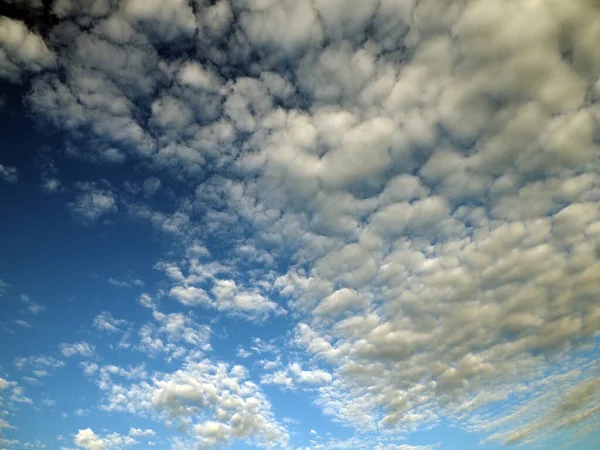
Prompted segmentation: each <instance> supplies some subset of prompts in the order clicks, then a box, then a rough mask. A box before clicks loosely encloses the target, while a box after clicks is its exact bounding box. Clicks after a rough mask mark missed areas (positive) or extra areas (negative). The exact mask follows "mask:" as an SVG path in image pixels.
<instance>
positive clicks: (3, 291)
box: [0, 279, 9, 297]
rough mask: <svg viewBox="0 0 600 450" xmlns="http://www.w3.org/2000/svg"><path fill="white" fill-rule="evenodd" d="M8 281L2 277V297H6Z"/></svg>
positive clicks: (0, 288)
mask: <svg viewBox="0 0 600 450" xmlns="http://www.w3.org/2000/svg"><path fill="white" fill-rule="evenodd" d="M8 286H9V285H8V283H6V282H5V281H4V280H2V279H0V297H4V296H5V295H6V293H7V292H8Z"/></svg>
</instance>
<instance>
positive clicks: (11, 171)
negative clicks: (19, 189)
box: [0, 164, 19, 184]
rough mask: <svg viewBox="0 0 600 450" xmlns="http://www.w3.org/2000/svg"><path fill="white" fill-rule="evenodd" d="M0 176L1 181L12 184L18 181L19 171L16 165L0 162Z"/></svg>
mask: <svg viewBox="0 0 600 450" xmlns="http://www.w3.org/2000/svg"><path fill="white" fill-rule="evenodd" d="M0 178H1V179H2V181H6V182H7V183H11V184H14V183H16V182H17V181H19V172H18V171H17V168H16V167H13V166H4V165H2V164H0Z"/></svg>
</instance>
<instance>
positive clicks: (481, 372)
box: [0, 0, 600, 449]
mask: <svg viewBox="0 0 600 450" xmlns="http://www.w3.org/2000/svg"><path fill="white" fill-rule="evenodd" d="M52 14H53V15H54V17H56V19H57V20H56V25H55V26H54V27H53V28H52V29H51V30H50V31H49V33H47V35H45V36H44V38H42V37H41V35H40V34H38V33H36V31H35V30H33V29H30V28H28V27H27V26H26V25H25V24H24V23H23V22H21V21H18V20H14V19H10V18H5V17H2V18H0V77H2V78H3V79H4V80H8V81H9V82H11V83H14V82H18V81H19V80H21V79H22V78H23V77H24V76H25V74H27V77H29V79H30V82H29V83H30V84H29V85H28V91H27V94H26V99H25V100H26V104H27V105H28V108H30V111H32V112H33V114H34V115H35V116H36V118H37V119H38V120H40V121H42V122H44V123H47V124H51V125H52V126H54V127H56V128H58V129H60V130H61V131H62V132H64V133H65V136H66V139H67V143H66V150H65V151H64V153H63V154H62V155H61V156H65V155H67V156H69V157H72V158H79V159H80V160H82V161H86V162H90V163H94V164H100V165H105V166H107V167H117V168H118V167H128V166H127V164H134V165H135V167H136V170H140V171H142V172H143V173H144V175H143V179H142V181H137V182H133V181H131V182H130V184H129V185H124V184H123V183H120V181H116V180H114V181H113V180H111V181H108V180H79V181H78V182H77V183H74V184H73V186H72V188H71V191H70V193H69V195H70V196H71V199H70V200H69V201H68V203H67V207H68V209H69V210H70V211H71V213H72V215H73V217H74V218H75V219H77V220H79V221H81V222H83V223H85V224H87V225H89V226H92V225H94V224H97V223H98V222H102V221H104V223H109V219H110V220H112V219H114V218H116V217H120V216H126V217H128V218H129V219H131V220H137V221H140V222H142V223H144V224H149V225H151V226H152V227H153V228H154V229H155V230H157V232H159V233H162V236H167V237H168V239H169V242H171V241H172V242H173V248H174V250H173V251H172V252H171V253H170V254H169V257H168V258H165V259H163V260H161V261H158V262H157V263H156V264H155V266H154V268H155V269H156V270H157V271H159V272H161V273H162V274H163V275H164V282H163V284H162V287H161V288H160V290H159V293H158V294H157V295H156V298H154V297H153V296H152V295H153V294H149V293H147V294H142V296H141V297H139V302H140V303H141V305H142V306H144V307H146V308H149V312H150V313H151V314H152V318H151V321H149V322H147V323H146V324H144V325H142V326H140V327H138V329H135V330H133V328H134V325H131V324H130V323H129V322H127V321H124V320H121V319H116V318H115V317H113V316H112V314H111V313H110V312H108V311H106V312H103V313H101V314H100V315H98V316H97V317H96V318H95V320H94V326H95V327H96V328H97V329H98V330H103V331H105V332H107V333H109V334H114V335H116V334H117V333H121V334H122V335H123V340H122V341H121V345H122V346H123V348H129V347H130V346H133V347H132V348H135V349H137V350H140V351H144V352H146V353H147V354H149V355H154V356H155V355H158V354H164V355H166V358H167V359H168V360H169V361H171V360H178V361H179V363H180V364H181V367H180V368H179V369H178V370H173V371H172V372H170V373H167V372H156V373H147V374H146V375H147V379H146V380H144V381H139V380H137V381H131V380H132V379H134V378H135V377H128V376H127V375H123V376H125V378H126V379H127V380H128V382H127V383H125V382H123V383H121V382H120V381H115V380H113V375H111V373H112V372H114V374H115V375H116V374H117V373H118V372H119V371H118V370H116V369H115V370H116V371H113V370H108V369H106V370H105V372H104V374H105V378H102V375H101V374H102V373H103V372H102V371H101V370H100V369H99V368H96V369H95V370H91V369H90V373H95V374H96V375H97V376H100V381H99V386H100V388H101V390H102V391H103V394H104V403H103V408H104V409H105V410H106V411H127V412H131V413H136V414H142V415H144V416H145V417H150V418H152V419H154V420H159V421H163V422H165V423H167V424H168V425H170V426H173V427H180V428H181V429H182V430H185V432H186V433H187V434H186V436H187V438H186V439H189V440H190V441H193V442H194V443H195V444H194V445H197V448H214V447H218V446H222V445H226V444H229V443H231V442H233V441H236V440H242V441H246V442H250V443H251V444H252V445H257V446H262V447H281V446H285V445H286V443H287V442H288V441H289V433H288V431H287V430H286V429H285V427H284V425H282V422H281V421H280V420H278V419H276V418H275V416H274V414H273V413H272V408H271V404H270V402H269V400H268V399H267V397H266V395H265V394H264V393H263V391H262V390H261V387H259V385H258V384H255V383H254V382H253V381H250V376H249V375H248V373H247V369H246V368H244V367H242V366H240V365H232V364H228V363H225V362H221V361H216V360H212V359H210V358H205V357H206V353H207V352H208V351H209V350H210V349H211V345H210V343H209V338H210V337H211V328H210V327H209V326H207V325H201V324H199V323H198V322H197V321H196V319H195V317H194V316H192V315H191V314H190V313H189V309H193V310H199V311H210V312H211V313H215V312H216V313H219V314H223V315H224V316H227V317H229V318H234V319H236V320H242V321H247V322H250V323H252V324H261V323H263V324H265V323H266V322H268V321H269V320H284V318H285V320H290V321H292V322H293V324H292V325H293V326H292V328H293V330H292V332H291V333H290V334H288V335H287V336H286V337H285V339H286V341H285V346H286V348H287V349H293V350H294V351H297V352H299V353H300V354H301V359H302V361H303V363H304V364H305V365H307V367H308V365H310V367H312V369H310V370H305V369H304V368H303V366H302V365H301V364H300V363H297V362H290V363H289V364H287V365H284V366H281V367H279V366H277V370H276V371H273V370H268V371H267V370H265V371H264V372H263V373H260V374H259V375H260V376H259V377H258V379H260V380H261V381H262V384H264V385H279V386H283V387H284V388H292V387H295V386H296V385H310V386H312V387H311V389H312V392H313V393H314V394H315V397H314V403H315V405H317V406H318V407H319V408H320V409H321V410H322V411H323V413H324V414H325V415H327V416H329V417H331V418H333V419H334V420H336V421H339V422H341V423H343V424H345V425H348V426H350V427H353V428H354V429H356V430H360V432H365V433H382V435H384V434H385V433H389V432H395V433H408V432H411V431H414V430H418V429H422V428H423V427H429V426H431V425H433V424H435V423H437V422H439V421H440V420H442V419H444V420H449V421H451V422H453V423H456V424H460V425H461V426H463V427H464V428H467V429H475V428H477V429H478V430H479V431H481V430H484V431H485V432H486V433H487V434H488V435H489V436H490V439H492V440H496V441H500V442H503V443H520V442H530V441H531V442H532V441H535V440H536V439H544V438H548V437H549V436H552V432H553V431H556V430H560V429H563V428H568V429H570V430H573V429H574V430H579V431H582V430H586V429H589V428H590V426H589V424H590V423H592V421H593V420H596V419H597V413H598V411H599V407H598V404H599V403H598V402H599V399H598V396H597V395H595V394H594V393H595V392H596V391H598V389H597V387H598V366H597V363H596V364H594V363H593V360H594V354H595V353H594V352H596V351H597V349H596V347H595V342H597V336H598V330H599V329H600V307H599V306H598V301H597V297H598V293H599V292H600V276H598V274H599V273H600V251H599V249H600V207H599V206H598V205H599V204H600V203H599V202H600V165H599V163H600V162H599V159H598V155H599V150H600V47H598V45H597V43H598V42H600V27H599V26H598V24H599V23H600V7H599V6H598V3H597V2H595V1H592V0H572V1H570V2H565V1H559V0H548V1H545V2H539V1H535V0H504V1H501V0H469V1H467V0H455V1H450V0H447V1H446V0H444V1H440V0H379V1H358V0H357V1H353V0H352V1H349V2H348V1H345V2H342V1H337V0H335V1H333V0H327V1H326V0H315V1H291V0H290V1H288V0H267V1H255V0H219V1H203V0H195V1H193V2H187V1H184V0H168V1H139V0H126V1H122V2H116V1H99V0H98V1H83V0H81V1H62V0H61V1H55V2H54V3H53V6H52ZM55 172H56V171H54V172H53V173H55ZM0 178H2V179H3V180H4V181H7V182H9V183H18V172H17V169H16V168H14V167H12V166H4V165H1V164H0ZM52 179H53V180H54V179H55V178H52ZM56 180H57V183H58V184H55V186H56V187H55V188H54V189H50V191H55V190H56V189H57V188H58V186H59V184H60V183H59V182H58V179H57V178H56ZM136 183H137V184H136ZM121 186H124V187H121ZM173 186H178V188H177V189H178V190H176V189H175V188H174V187H173ZM181 186H184V187H183V188H181ZM175 192H176V193H175ZM163 195H164V196H165V197H164V198H166V199H167V201H164V203H161V202H160V201H157V200H155V199H161V198H163V197H161V196H163ZM169 195H170V197H167V196H169ZM165 239H167V238H165ZM215 242H218V245H216V244H215ZM215 250H216V251H215ZM111 280H114V281H110V280H109V282H110V283H112V284H113V285H116V286H119V285H120V286H131V285H132V284H135V285H136V286H140V284H139V283H133V282H131V283H129V282H119V281H118V280H116V279H112V278H111ZM118 283H121V284H118ZM123 283H124V284H123ZM140 283H142V284H141V285H143V282H141V281H140ZM1 290H2V287H1V285H0V291H1ZM158 299H162V300H161V301H167V299H169V300H172V301H174V302H178V304H179V305H178V306H181V307H182V308H183V310H182V311H183V312H169V313H167V312H161V311H162V310H159V309H158V306H157V302H158ZM130 335H131V336H137V338H136V339H137V341H135V342H133V343H132V344H130V343H129V341H128V340H127V339H129V336H130ZM594 339H596V340H594ZM590 343H591V344H590ZM586 345H587V346H588V347H586ZM590 345H591V346H592V347H593V348H592V350H593V351H592V352H591V354H590V353H589V352H588V353H585V350H589V346H590ZM60 348H61V352H62V354H63V355H64V356H65V357H73V356H77V357H86V358H89V357H92V356H93V355H94V354H95V348H94V346H93V345H91V344H89V343H87V342H84V341H82V342H78V343H74V344H63V345H62V346H61V347H60ZM243 352H246V351H245V350H244V351H243ZM243 352H242V353H239V354H241V355H245V356H249V353H248V354H245V353H243ZM586 355H587V356H586ZM574 361H575V362H576V363H575V362H574ZM567 363H569V364H573V365H574V366H573V367H571V369H572V370H573V371H575V370H579V371H578V372H577V375H576V374H575V372H570V371H561V370H560V369H557V367H559V366H560V364H567ZM21 365H22V366H23V367H26V366H28V365H30V366H31V367H35V370H38V371H40V372H42V371H46V370H49V369H48V368H50V367H51V368H57V367H58V366H57V363H53V362H50V363H49V365H48V364H46V365H45V363H42V362H40V361H37V362H36V361H33V360H31V361H29V360H23V362H22V364H21ZM46 366H48V368H46ZM578 366H580V367H583V368H584V369H577V367H578ZM88 367H90V366H88ZM273 368H274V367H271V368H270V369H273ZM122 370H125V369H122ZM559 375H561V376H564V377H565V378H566V379H567V380H568V383H569V384H568V385H567V386H568V389H566V390H565V392H563V395H562V397H559V396H558V394H557V396H555V397H552V398H550V397H545V396H544V391H543V389H542V388H541V387H540V383H541V381H540V380H552V379H553V378H552V377H558V376H559ZM548 382H550V381H548ZM517 388H518V389H517ZM515 391H517V392H518V394H515ZM509 400H510V401H518V402H531V404H536V403H535V402H538V401H539V402H546V401H547V402H546V403H544V404H545V405H547V411H548V412H547V414H545V415H544V416H543V417H541V418H537V419H535V420H533V418H534V417H535V414H534V413H533V411H532V409H531V408H530V409H528V408H527V407H524V408H522V409H519V410H518V411H517V412H512V413H507V414H506V415H505V414H504V413H503V412H498V411H497V410H496V411H495V412H494V414H493V417H491V415H492V413H491V412H490V413H489V415H486V414H485V413H487V412H488V411H492V410H493V405H495V404H498V402H505V401H509ZM476 414H481V415H480V416H476ZM510 414H516V415H519V416H520V417H522V418H520V419H519V420H513V419H514V418H515V417H516V416H511V415H510ZM474 417H479V418H480V419H481V421H482V422H484V421H485V424H484V425H482V424H481V423H480V424H479V426H475V425H474V422H475V419H474ZM529 419H531V420H529ZM2 423H4V422H0V427H1V426H2ZM586 427H587V428H586ZM582 432H583V431H582ZM142 436H150V434H145V432H144V431H143V430H139V431H132V432H130V434H129V436H121V435H115V434H113V435H107V436H104V437H102V436H100V435H97V434H96V433H95V432H94V431H92V430H91V429H90V428H88V429H81V430H79V432H78V433H77V434H76V435H75V444H76V445H78V446H79V447H82V448H87V449H104V448H106V449H110V448H120V447H121V446H123V445H128V443H130V442H133V439H134V438H138V437H142ZM183 442H184V441H182V444H181V445H184V444H183ZM186 442H187V441H186ZM381 445H383V444H381ZM314 448H319V447H318V446H315V447H314ZM332 448H335V447H332ZM357 448H359V447H357ZM380 448H382V447H380ZM390 448H391V447H390ZM396 448H398V449H410V448H415V449H417V448H427V447H419V446H417V447H411V446H408V445H401V446H400V447H396Z"/></svg>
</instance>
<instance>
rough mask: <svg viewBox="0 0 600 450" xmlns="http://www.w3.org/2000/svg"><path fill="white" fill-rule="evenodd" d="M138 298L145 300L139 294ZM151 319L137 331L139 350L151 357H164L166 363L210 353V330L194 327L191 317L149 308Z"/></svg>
mask: <svg viewBox="0 0 600 450" xmlns="http://www.w3.org/2000/svg"><path fill="white" fill-rule="evenodd" d="M141 298H144V299H145V298H146V297H145V296H144V294H142V297H141ZM152 309H153V311H152V317H153V319H154V321H155V323H152V322H149V323H146V324H145V325H143V326H142V327H141V328H140V329H139V332H138V334H139V338H140V343H139V349H140V350H141V351H144V352H147V353H149V354H150V355H156V354H158V353H166V354H167V355H168V359H169V360H170V359H171V358H175V359H178V358H182V357H184V356H187V357H188V358H195V357H200V356H202V355H204V353H206V352H208V351H209V350H211V345H210V342H209V340H210V335H211V332H212V330H211V328H210V326H208V325H201V324H199V323H197V322H196V321H195V320H194V319H193V317H191V316H190V315H186V314H183V313H170V314H164V313H162V312H160V311H158V310H157V309H156V308H155V306H154V305H152Z"/></svg>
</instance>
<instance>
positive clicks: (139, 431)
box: [129, 428, 156, 437]
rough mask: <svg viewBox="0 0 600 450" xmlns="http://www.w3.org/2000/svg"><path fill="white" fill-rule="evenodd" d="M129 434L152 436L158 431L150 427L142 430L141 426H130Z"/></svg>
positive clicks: (133, 435) (132, 435)
mask: <svg viewBox="0 0 600 450" xmlns="http://www.w3.org/2000/svg"><path fill="white" fill-rule="evenodd" d="M129 436H131V437H152V436H156V433H155V432H154V430H151V429H149V428H148V429H146V430H142V429H140V428H130V429H129Z"/></svg>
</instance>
